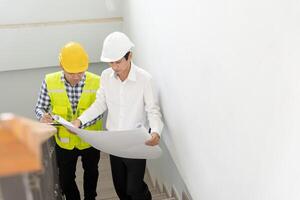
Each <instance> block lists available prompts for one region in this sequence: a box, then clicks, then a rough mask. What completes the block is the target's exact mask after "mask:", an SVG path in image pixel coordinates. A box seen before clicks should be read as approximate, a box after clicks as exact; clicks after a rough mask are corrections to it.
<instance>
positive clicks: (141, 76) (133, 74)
mask: <svg viewBox="0 0 300 200" xmlns="http://www.w3.org/2000/svg"><path fill="white" fill-rule="evenodd" d="M133 46H134V44H133V43H132V42H131V41H130V39H129V38H128V37H127V36H126V35H125V34H124V33H121V32H113V33H111V34H109V35H108V36H107V37H106V39H105V40H104V43H103V49H102V55H101V61H103V62H106V63H108V64H109V66H110V68H108V69H106V70H104V71H103V72H102V75H101V86H100V88H99V90H98V91H97V98H96V100H95V102H94V103H93V104H92V105H91V107H90V108H88V109H87V110H86V111H85V112H84V113H83V114H82V115H81V116H80V117H79V118H78V119H77V120H75V121H73V124H74V125H75V126H77V127H79V126H80V125H81V124H85V123H87V122H89V121H90V120H92V119H94V118H96V117H97V116H99V114H102V113H103V112H104V111H106V110H107V111H108V113H107V124H106V127H107V129H108V130H111V131H113V130H128V129H133V128H136V125H137V124H140V123H142V124H144V125H146V122H147V120H148V123H149V126H150V128H151V131H150V132H151V136H152V138H151V139H150V140H148V141H145V143H146V144H147V145H151V146H154V145H157V144H158V143H159V140H160V134H161V132H162V129H163V122H162V120H161V113H160V108H159V105H158V102H157V98H156V94H155V92H154V89H153V85H152V77H151V75H150V74H149V73H148V72H146V71H145V70H143V69H141V68H139V67H137V66H136V65H134V64H133V63H132V61H131V59H132V52H131V48H132V47H133ZM110 162H111V170H112V176H113V183H114V187H115V189H116V192H117V194H118V196H119V198H120V199H121V200H129V199H130V200H150V199H152V197H151V193H150V191H149V189H148V186H147V185H146V183H145V182H144V180H143V179H144V174H145V166H146V160H145V159H128V158H121V157H117V156H114V155H111V156H110Z"/></svg>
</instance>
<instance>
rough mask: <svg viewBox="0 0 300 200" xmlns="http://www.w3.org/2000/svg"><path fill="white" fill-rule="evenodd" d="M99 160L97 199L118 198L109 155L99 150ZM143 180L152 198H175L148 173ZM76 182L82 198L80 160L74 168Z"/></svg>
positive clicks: (155, 199)
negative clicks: (157, 184)
mask: <svg viewBox="0 0 300 200" xmlns="http://www.w3.org/2000/svg"><path fill="white" fill-rule="evenodd" d="M100 158H101V159H100V162H99V180H98V185H97V194H98V196H97V198H96V199H97V200H119V198H118V197H117V194H116V192H115V189H114V185H113V181H112V175H111V168H110V161H109V155H108V154H106V153H103V152H101V156H100ZM144 180H145V182H146V183H147V185H148V188H149V190H150V192H151V195H152V200H176V199H175V198H174V197H168V195H167V194H166V193H162V192H160V190H159V189H158V188H157V187H154V185H153V184H152V183H151V181H150V177H149V176H148V174H146V175H145V179H144ZM76 182H77V185H78V188H79V191H80V194H81V197H82V199H83V169H82V164H81V162H80V161H78V162H77V170H76Z"/></svg>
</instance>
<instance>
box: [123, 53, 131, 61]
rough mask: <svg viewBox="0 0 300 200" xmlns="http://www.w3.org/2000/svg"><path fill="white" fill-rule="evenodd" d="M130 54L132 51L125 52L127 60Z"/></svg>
mask: <svg viewBox="0 0 300 200" xmlns="http://www.w3.org/2000/svg"><path fill="white" fill-rule="evenodd" d="M129 54H130V51H128V52H127V53H126V54H125V56H124V58H125V59H126V60H128V57H129Z"/></svg>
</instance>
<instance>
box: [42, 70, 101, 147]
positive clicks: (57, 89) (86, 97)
mask: <svg viewBox="0 0 300 200" xmlns="http://www.w3.org/2000/svg"><path fill="white" fill-rule="evenodd" d="M85 75H86V79H85V84H84V87H83V90H82V94H81V96H80V99H79V102H78V105H77V109H76V112H75V114H73V111H72V106H71V103H70V101H69V98H68V95H67V92H66V88H65V83H64V82H63V81H62V80H61V76H62V72H61V71H60V72H55V73H52V74H48V75H46V79H45V80H46V84H47V90H48V95H49V97H50V100H51V109H52V113H53V114H55V115H60V116H62V117H63V118H65V119H66V120H68V121H73V120H75V119H77V118H78V117H79V116H80V115H81V114H82V113H83V111H85V110H86V109H87V108H88V107H90V105H91V104H92V103H93V102H94V101H95V99H96V92H97V90H98V88H99V86H100V77H99V76H97V75H96V74H93V73H90V72H86V73H85ZM85 129H86V130H101V129H102V120H98V121H97V122H96V123H95V124H93V125H91V126H89V127H86V128H85ZM55 141H56V143H57V144H58V145H59V146H60V147H61V148H64V149H69V150H71V149H74V148H77V149H80V150H82V149H86V148H89V147H90V145H89V144H88V143H86V142H85V141H83V140H82V139H81V138H80V137H78V136H77V135H74V134H71V133H70V132H69V131H68V130H67V129H66V128H65V127H63V126H59V127H58V129H57V133H56V134H55Z"/></svg>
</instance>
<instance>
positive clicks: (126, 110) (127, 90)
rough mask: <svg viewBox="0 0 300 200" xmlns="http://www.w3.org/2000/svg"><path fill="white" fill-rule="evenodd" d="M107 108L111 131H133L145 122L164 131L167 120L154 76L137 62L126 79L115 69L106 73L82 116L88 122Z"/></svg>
mask: <svg viewBox="0 0 300 200" xmlns="http://www.w3.org/2000/svg"><path fill="white" fill-rule="evenodd" d="M106 110H108V113H107V122H106V128H107V129H108V130H111V131H115V130H129V129H133V128H136V127H137V125H138V124H143V125H145V126H146V127H147V126H150V127H151V132H157V133H158V134H161V132H162V129H163V122H162V120H161V113H160V108H159V105H158V102H157V96H156V93H155V91H154V88H153V85H152V77H151V75H150V74H149V73H148V72H146V71H145V70H143V69H141V68H139V67H137V66H135V65H134V64H133V63H131V68H130V72H129V74H128V77H127V79H126V80H124V81H123V82H122V81H121V80H120V79H119V77H118V76H117V75H116V74H115V72H114V71H113V70H112V69H111V68H109V69H106V70H104V71H103V72H102V74H101V81H100V88H99V90H98V91H97V98H96V100H95V102H94V103H93V104H92V105H91V107H90V108H89V109H87V110H86V111H85V112H84V113H83V114H82V115H81V116H80V117H79V118H78V119H79V120H80V121H81V123H82V124H85V123H87V122H89V121H91V120H93V119H95V118H96V117H98V116H99V115H100V114H102V113H103V112H105V111H106Z"/></svg>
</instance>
